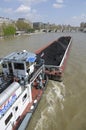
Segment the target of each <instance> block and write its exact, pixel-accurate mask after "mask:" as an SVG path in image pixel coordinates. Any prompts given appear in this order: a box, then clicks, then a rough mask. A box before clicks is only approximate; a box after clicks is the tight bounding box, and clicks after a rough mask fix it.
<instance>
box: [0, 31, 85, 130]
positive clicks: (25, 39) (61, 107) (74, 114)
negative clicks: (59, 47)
mask: <svg viewBox="0 0 86 130" xmlns="http://www.w3.org/2000/svg"><path fill="white" fill-rule="evenodd" d="M65 35H67V36H69V35H70V36H72V38H73V42H72V46H71V50H70V55H69V57H68V61H67V65H66V69H65V72H64V75H63V82H62V83H59V82H55V81H49V82H48V85H47V89H46V91H45V93H44V95H43V97H42V100H41V101H40V103H39V105H38V107H37V109H36V111H35V113H34V114H33V116H32V119H31V121H30V123H29V125H28V127H27V130H86V33H79V32H77V33H45V34H36V35H32V36H19V37H15V38H10V39H8V38H7V39H0V57H3V56H5V55H7V54H9V53H10V52H13V51H16V50H22V49H23V50H25V49H26V50H28V51H32V52H34V51H35V50H37V49H39V48H40V47H43V46H44V45H46V44H47V43H49V42H51V41H53V40H55V39H57V38H58V37H60V36H65Z"/></svg>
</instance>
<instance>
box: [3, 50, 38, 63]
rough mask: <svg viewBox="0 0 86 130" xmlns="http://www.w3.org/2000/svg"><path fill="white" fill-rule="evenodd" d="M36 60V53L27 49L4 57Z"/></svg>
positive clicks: (6, 59)
mask: <svg viewBox="0 0 86 130" xmlns="http://www.w3.org/2000/svg"><path fill="white" fill-rule="evenodd" d="M35 60H36V54H35V53H32V52H28V51H26V50H23V51H20V52H13V53H11V54H9V55H7V56H6V57H4V58H3V61H26V62H34V61H35Z"/></svg>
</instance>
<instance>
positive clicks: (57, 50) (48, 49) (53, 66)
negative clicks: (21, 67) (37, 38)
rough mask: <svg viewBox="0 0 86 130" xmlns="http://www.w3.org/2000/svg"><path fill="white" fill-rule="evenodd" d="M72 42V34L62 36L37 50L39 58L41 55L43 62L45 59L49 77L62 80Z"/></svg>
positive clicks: (46, 71)
mask: <svg viewBox="0 0 86 130" xmlns="http://www.w3.org/2000/svg"><path fill="white" fill-rule="evenodd" d="M71 42H72V38H71V37H70V36H65V37H60V38H59V39H57V40H55V41H53V42H52V43H49V44H48V45H47V46H45V47H44V48H42V49H40V50H37V51H36V54H37V56H38V58H39V59H40V57H41V58H42V62H43V61H44V64H45V73H46V74H47V75H48V77H49V79H51V80H57V81H62V74H63V71H64V69H65V65H66V64H65V63H66V60H67V57H68V52H69V49H70V45H71Z"/></svg>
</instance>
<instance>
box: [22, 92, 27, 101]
mask: <svg viewBox="0 0 86 130" xmlns="http://www.w3.org/2000/svg"><path fill="white" fill-rule="evenodd" d="M26 98H27V93H26V94H25V95H24V96H23V98H22V100H23V102H24V101H25V99H26Z"/></svg>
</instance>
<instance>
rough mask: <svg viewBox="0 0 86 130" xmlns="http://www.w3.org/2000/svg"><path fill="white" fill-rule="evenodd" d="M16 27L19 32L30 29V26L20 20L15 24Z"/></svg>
mask: <svg viewBox="0 0 86 130" xmlns="http://www.w3.org/2000/svg"><path fill="white" fill-rule="evenodd" d="M16 27H17V29H18V30H19V31H26V32H27V31H28V30H29V29H31V27H30V25H29V24H28V23H26V22H24V21H22V20H18V21H17V22H16Z"/></svg>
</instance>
